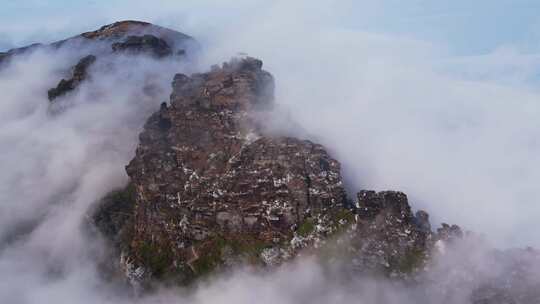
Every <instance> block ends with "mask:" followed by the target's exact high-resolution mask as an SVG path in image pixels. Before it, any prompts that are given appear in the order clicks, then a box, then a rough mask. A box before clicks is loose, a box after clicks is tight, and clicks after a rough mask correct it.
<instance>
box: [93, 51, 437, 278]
mask: <svg viewBox="0 0 540 304" xmlns="http://www.w3.org/2000/svg"><path fill="white" fill-rule="evenodd" d="M262 65H263V63H262V61H260V60H258V59H255V58H251V57H246V58H239V59H238V58H237V59H233V60H231V61H229V62H226V63H224V64H223V65H222V66H220V67H217V66H214V67H213V68H212V69H211V71H209V72H207V73H202V74H193V75H190V76H188V75H184V74H177V75H175V77H174V79H173V82H172V93H171V96H170V102H168V103H163V104H162V105H161V108H160V109H159V111H157V112H156V113H154V114H153V115H151V117H150V118H149V119H148V121H147V122H146V124H145V127H144V130H143V132H142V133H141V134H140V143H139V146H138V148H137V150H136V155H135V158H134V159H133V160H132V161H131V162H130V163H129V165H128V166H127V167H126V171H127V173H128V175H129V177H130V184H129V186H128V187H127V188H126V190H124V191H123V192H122V191H121V192H119V194H117V195H116V196H117V198H116V199H115V197H114V195H113V196H112V197H111V196H109V197H108V198H107V199H106V200H105V203H104V204H103V205H102V207H101V208H100V210H99V211H98V212H97V216H96V217H95V218H96V222H97V224H98V226H100V227H104V228H103V229H102V230H103V231H105V232H106V234H108V235H109V238H111V239H114V240H115V243H116V246H117V248H118V252H119V253H118V254H119V255H120V256H121V268H122V269H123V271H124V272H125V274H126V275H127V277H128V278H129V279H130V281H131V282H132V283H134V284H141V283H148V282H151V281H153V280H155V279H160V280H161V279H172V280H174V281H175V282H179V283H181V284H185V283H189V282H191V281H192V280H193V279H195V278H197V277H199V276H201V275H205V274H207V273H211V272H215V271H218V270H225V269H227V268H229V267H231V266H232V265H239V264H250V265H260V266H267V267H268V266H275V265H280V264H282V263H283V262H285V261H288V260H291V259H293V258H295V257H297V256H298V255H302V254H311V253H317V252H319V251H321V250H332V251H333V250H336V251H339V255H340V256H341V258H342V259H343V260H348V264H349V265H353V267H352V268H354V269H356V271H358V272H366V273H367V272H369V273H386V274H391V275H392V276H400V277H406V276H408V275H409V274H411V273H413V272H415V271H417V270H418V269H419V268H421V266H422V263H423V262H424V260H425V258H426V257H427V256H428V254H429V248H431V246H433V242H434V240H435V239H436V237H433V235H435V234H433V233H432V231H431V226H430V224H429V220H428V215H427V213H425V212H418V213H417V215H416V216H415V215H413V214H412V211H411V208H410V206H409V204H408V201H407V197H406V196H405V194H403V193H401V192H381V193H376V192H373V191H362V192H360V193H359V194H358V197H357V200H356V201H355V202H353V201H352V200H350V199H348V198H347V195H346V192H345V189H344V187H343V180H342V177H341V165H340V163H339V162H338V161H337V160H335V159H334V158H332V156H331V155H329V153H328V152H327V151H326V149H325V148H324V147H323V146H321V145H319V144H316V143H313V142H310V141H307V140H301V139H297V138H292V137H284V136H274V135H272V134H267V132H266V131H265V128H264V127H263V125H262V122H261V121H260V119H258V118H259V117H261V116H264V115H261V113H265V112H268V111H271V110H272V108H273V102H274V100H273V91H274V79H273V77H272V75H271V74H270V73H268V72H267V71H265V70H263V69H262ZM126 201H127V203H126ZM120 206H124V208H125V209H124V211H122V213H123V214H129V216H128V217H120V218H117V219H113V218H111V217H110V216H107V214H109V213H114V212H118V210H117V211H112V210H115V208H116V209H118V208H119V207H120ZM111 232H112V233H111ZM336 240H339V242H338V241H336ZM338 244H346V246H345V247H343V248H340V249H339V250H337V248H338V247H340V245H338Z"/></svg>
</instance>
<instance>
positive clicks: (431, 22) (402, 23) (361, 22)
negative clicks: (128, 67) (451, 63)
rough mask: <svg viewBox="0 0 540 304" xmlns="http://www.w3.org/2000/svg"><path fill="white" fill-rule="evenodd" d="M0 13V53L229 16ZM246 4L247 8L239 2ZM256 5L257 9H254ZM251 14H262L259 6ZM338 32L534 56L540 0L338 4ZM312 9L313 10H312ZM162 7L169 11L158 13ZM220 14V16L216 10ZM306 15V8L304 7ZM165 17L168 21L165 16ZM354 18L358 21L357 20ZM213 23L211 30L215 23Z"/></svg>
mask: <svg viewBox="0 0 540 304" xmlns="http://www.w3.org/2000/svg"><path fill="white" fill-rule="evenodd" d="M2 2H4V3H3V4H2V9H1V10H0V28H1V29H2V30H0V47H2V48H5V47H11V46H14V45H21V44H25V43H28V42H34V41H36V40H40V39H41V40H54V39H60V38H62V37H63V36H65V35H70V34H76V33H78V31H82V30H86V29H92V28H94V27H96V26H99V25H101V24H103V23H107V22H112V21H114V20H118V19H123V18H129V17H132V18H137V19H146V20H149V21H153V22H159V21H164V22H165V23H167V21H166V19H167V18H173V16H175V15H176V16H182V15H183V14H189V13H190V12H191V11H194V10H206V11H207V12H209V11H212V10H216V15H219V14H220V13H223V15H234V14H235V13H234V12H233V11H232V10H234V9H236V7H235V8H230V9H229V8H228V7H229V6H228V5H226V3H225V2H224V1H213V2H212V1H169V0H164V1H144V2H143V1H137V0H135V1H125V0H112V1H111V0H81V1H73V0H69V1H68V0H47V1H44V0H4V1H2ZM243 2H246V3H249V1H243ZM257 2H258V3H257ZM257 2H252V4H251V5H248V7H250V9H258V7H261V9H264V5H265V4H264V3H263V2H260V1H257ZM328 2H329V1H326V3H325V4H326V7H334V8H335V10H336V12H339V13H340V14H341V15H342V18H340V19H339V20H340V21H339V22H340V23H341V24H339V25H340V26H343V27H350V28H355V29H366V30H370V31H375V32H384V33H396V34H400V35H404V36H409V37H413V38H416V39H422V40H427V41H431V42H434V43H437V44H444V45H445V46H446V47H448V48H449V49H450V50H451V51H453V52H455V53H457V54H462V55H475V54H483V53H487V52H490V51H492V50H493V49H496V48H498V47H500V46H505V45H512V46H515V47H518V48H519V49H520V50H522V51H525V52H533V51H536V50H538V48H539V41H540V14H538V12H540V1H535V0H491V1H490V0H475V1H468V0H453V1H430V0H408V1H401V0H383V1H350V2H349V1H339V2H337V1H336V2H334V3H331V4H330V5H328ZM312 5H313V6H317V5H318V4H312ZM160 7H167V8H168V11H169V12H168V13H167V14H164V11H165V10H160ZM217 8H219V10H220V12H218V11H217ZM305 9H306V10H310V9H312V8H310V7H306V8H305ZM164 15H167V16H164ZM359 15H360V16H361V17H359ZM216 24H217V23H216Z"/></svg>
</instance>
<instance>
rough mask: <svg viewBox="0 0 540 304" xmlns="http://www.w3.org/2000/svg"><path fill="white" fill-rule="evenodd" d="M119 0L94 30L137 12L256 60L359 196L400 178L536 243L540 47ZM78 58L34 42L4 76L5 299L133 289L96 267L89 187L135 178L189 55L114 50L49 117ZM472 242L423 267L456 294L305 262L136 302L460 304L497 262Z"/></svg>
mask: <svg viewBox="0 0 540 304" xmlns="http://www.w3.org/2000/svg"><path fill="white" fill-rule="evenodd" d="M115 3H117V4H112V6H111V9H110V10H107V11H104V12H102V14H96V21H95V23H96V24H94V25H102V24H104V23H108V22H111V21H116V20H119V19H126V18H130V19H135V18H140V19H145V20H146V21H151V22H156V23H161V24H162V25H164V26H171V27H173V28H174V29H178V30H184V31H186V33H188V34H192V35H194V36H195V37H197V38H198V39H199V40H200V41H201V42H202V43H203V45H204V46H205V48H206V53H205V54H204V58H203V60H202V62H201V67H200V68H206V67H208V66H209V65H210V64H214V63H218V62H220V61H223V60H226V59H228V58H229V57H230V56H233V55H235V54H237V53H238V52H247V53H249V54H250V55H253V56H257V57H260V58H261V59H263V61H264V62H265V68H266V69H267V70H269V71H271V72H272V73H273V74H274V76H275V78H276V81H277V91H276V97H277V103H278V104H280V106H281V107H282V108H283V109H284V111H288V113H289V115H290V116H291V117H292V118H293V119H294V120H295V121H296V122H298V123H299V125H301V126H302V127H303V129H304V130H305V132H307V133H308V134H310V137H312V138H313V139H315V140H317V141H320V142H322V143H324V144H325V145H326V146H327V147H328V148H329V150H331V151H332V152H333V153H334V154H335V156H336V158H338V159H340V160H341V161H342V163H343V167H344V170H345V172H344V173H345V176H346V178H347V179H348V183H349V184H348V187H349V189H350V190H351V191H355V190H358V189H360V188H375V189H396V190H402V191H404V192H406V193H407V194H408V195H409V197H410V198H411V202H412V204H413V207H415V208H423V209H426V210H428V211H429V212H430V214H432V217H434V218H435V220H440V221H449V222H452V223H457V224H460V225H462V226H463V227H464V228H466V229H470V230H474V231H477V232H480V233H483V234H485V235H486V237H487V238H488V239H491V240H493V241H495V242H496V243H498V244H499V245H501V246H504V247H507V246H514V245H520V246H523V245H533V246H536V247H539V246H540V243H538V242H539V241H538V234H537V231H539V230H540V221H538V219H539V218H540V204H538V201H539V200H540V194H539V193H538V191H536V187H537V186H536V184H537V181H538V180H540V153H539V152H540V151H539V150H540V144H539V140H540V134H539V132H540V120H539V119H538V117H539V115H540V113H539V112H540V106H539V104H538V101H539V100H540V93H539V92H538V90H537V89H535V88H534V84H535V83H536V81H537V79H535V78H536V76H535V75H536V74H537V71H538V67H539V63H540V60H539V57H538V55H536V54H527V55H525V54H522V53H521V52H520V51H518V50H516V49H515V48H512V47H505V48H500V49H497V50H494V51H493V52H492V53H491V54H487V55H483V56H475V57H472V56H471V57H457V56H452V55H450V54H449V53H448V52H447V50H446V46H445V45H435V44H432V43H429V42H425V41H419V40H416V39H413V38H410V37H408V36H406V35H394V34H385V33H381V32H378V31H367V30H361V29H357V28H355V27H352V26H348V25H346V24H342V23H341V22H340V20H342V19H343V18H342V17H343V15H344V14H345V13H344V12H345V11H346V10H347V9H348V7H347V5H339V6H338V7H336V9H335V10H334V9H333V8H334V7H333V5H332V3H331V2H326V1H323V2H320V3H315V4H312V3H311V2H309V3H305V2H295V4H291V3H290V2H284V1H278V2H275V3H273V4H262V3H259V6H257V5H254V4H248V3H242V2H240V4H236V5H224V4H210V3H208V2H202V4H187V5H186V6H187V7H180V6H179V4H178V3H177V2H176V1H174V2H167V1H166V2H164V3H163V5H158V4H151V6H152V7H148V6H147V5H150V4H147V5H143V4H141V3H142V2H138V1H134V2H133V3H134V4H133V5H128V6H126V5H125V3H119V2H115ZM118 3H119V4H118ZM130 3H131V2H130ZM369 3H370V2H366V4H369ZM370 9H374V10H376V9H378V7H377V6H376V5H373V4H370V5H366V6H365V8H364V10H363V11H358V12H357V14H358V18H362V17H366V19H367V20H373V16H372V15H370V13H369V12H370ZM208 20H213V21H212V22H211V24H213V25H209V24H210V23H209V22H208ZM61 21H62V20H60V21H58V22H55V23H54V24H55V25H58V24H61V23H62V22H61ZM44 22H45V24H40V25H35V27H42V26H45V27H46V21H44ZM88 22H89V21H85V24H86V23H88ZM98 23H99V24H98ZM54 29H57V27H54ZM90 29H92V28H86V29H81V31H82V30H90ZM2 34H6V35H9V33H2ZM70 34H76V33H70ZM31 36H32V35H31ZM32 37H34V36H32ZM45 38H46V39H47V38H48V36H47V37H45ZM58 38H62V37H58ZM5 41H11V40H10V39H6V40H5ZM14 41H15V40H14ZM6 45H7V43H6ZM78 59H79V58H78V57H77V56H75V55H74V53H73V52H72V51H71V50H67V49H64V50H61V51H60V52H57V53H47V52H37V53H34V54H33V55H31V56H28V57H24V58H21V59H20V60H17V61H15V62H14V63H13V64H12V65H10V66H9V67H7V68H6V69H4V70H2V71H0V92H2V98H1V102H0V150H1V151H0V164H2V169H1V170H0V298H1V299H2V300H1V302H5V303H55V304H56V303H96V302H98V303H131V302H132V301H135V300H134V299H132V298H131V296H130V293H129V292H127V291H125V290H123V289H122V288H120V287H118V288H117V287H116V286H110V285H108V284H106V283H105V282H104V281H103V280H102V279H101V278H100V274H99V273H98V271H97V270H96V265H95V261H96V257H98V256H100V255H101V252H102V251H103V248H102V246H101V245H100V242H99V240H96V239H94V238H92V237H89V236H88V235H86V234H85V233H83V231H82V228H81V227H82V225H81V224H82V223H84V221H85V219H86V217H87V212H88V210H89V209H90V208H91V206H92V204H93V203H94V202H95V201H96V200H97V199H99V198H100V197H101V196H103V194H105V193H106V192H108V191H110V190H111V189H113V188H115V187H119V186H121V185H123V184H124V183H125V181H126V175H125V172H124V165H125V164H127V162H128V161H129V160H130V159H131V158H132V156H133V153H134V149H135V146H136V144H137V135H138V133H139V131H140V129H141V127H142V124H143V123H144V120H145V119H146V117H148V115H149V114H150V113H152V112H153V111H154V110H156V109H157V108H158V106H159V103H160V102H161V101H164V100H167V99H168V97H167V96H168V94H169V84H170V81H171V79H172V75H173V74H174V73H175V72H180V71H184V70H185V67H183V66H181V65H176V64H171V63H170V62H165V63H158V62H156V61H153V60H140V59H139V60H134V59H122V61H120V62H118V63H117V64H119V65H121V66H122V69H118V70H117V71H116V72H113V73H111V72H110V71H109V70H105V69H103V70H102V69H100V68H99V66H97V67H96V68H94V69H93V70H92V71H91V73H92V75H94V77H93V78H92V81H90V82H89V83H87V84H85V85H84V86H82V87H81V88H80V90H78V91H77V92H76V93H75V94H72V95H70V96H69V97H68V98H66V99H65V100H64V101H63V102H65V108H64V109H63V111H62V112H61V114H60V115H55V114H54V113H51V112H50V109H49V107H48V104H49V101H48V100H47V96H46V91H47V89H49V88H51V87H54V86H55V85H56V83H57V81H58V80H59V79H60V77H62V73H63V72H64V71H65V69H67V68H69V66H71V65H73V64H74V63H75V62H76V61H77V60H78ZM156 70H158V71H160V73H157V74H156V73H153V74H152V76H151V78H152V81H154V82H155V83H157V84H158V87H157V89H156V90H154V91H153V95H152V96H148V95H147V94H145V93H144V92H143V90H142V88H143V87H145V85H146V83H147V81H148V78H147V76H148V75H149V74H148V73H146V71H156ZM120 71H121V72H120ZM134 88H141V90H134ZM286 131H287V132H293V133H295V132H299V130H290V129H287V130H286ZM302 132H304V131H302ZM464 247H465V248H457V249H456V251H455V252H453V253H449V256H447V257H445V258H441V259H440V260H438V261H437V262H438V264H436V265H435V266H434V267H433V270H432V271H431V272H429V275H430V276H432V277H431V281H432V282H436V283H437V284H439V285H442V286H443V287H441V288H442V290H452V288H454V290H458V291H459V292H456V293H450V294H448V293H445V292H440V290H439V289H437V284H432V285H427V286H426V285H424V286H421V288H418V289H412V290H411V289H408V288H403V287H401V286H395V285H393V284H390V283H387V282H380V281H376V280H372V279H369V280H367V279H358V280H352V281H339V280H338V278H339V276H338V278H336V277H335V276H334V275H335V274H332V273H328V272H327V271H328V270H326V269H324V268H323V267H321V266H320V265H319V264H318V263H317V262H315V261H312V260H307V261H302V262H299V263H298V264H295V265H290V266H287V267H284V268H283V269H280V270H278V271H275V272H272V273H267V274H260V273H255V272H252V271H249V270H238V271H236V272H235V273H233V274H230V275H228V276H226V277H220V278H214V279H213V280H211V281H210V282H208V283H205V284H202V285H201V286H200V287H199V288H198V289H197V290H195V291H190V292H187V291H186V292H183V291H177V290H163V291H162V292H159V293H157V294H156V295H153V296H150V297H145V298H143V299H139V300H137V301H141V302H145V303H170V302H171V301H174V302H177V303H253V302H255V301H256V302H262V303H276V302H277V303H308V302H309V303H349V302H355V303H456V304H457V303H467V299H468V297H469V296H470V292H471V290H472V288H473V287H474V286H475V282H477V281H475V279H476V278H479V279H480V278H481V279H485V278H486V277H490V276H493V275H495V274H497V273H498V272H500V271H501V270H500V269H498V268H497V267H495V266H496V265H497V264H496V263H494V262H493V263H491V262H489V263H488V262H486V258H485V257H486V255H485V250H486V249H485V247H484V246H479V248H477V249H475V247H472V246H471V244H466V245H464ZM463 256H467V257H470V259H469V260H465V261H464V260H463V259H462V257H463ZM450 266H452V267H455V268H454V269H457V270H455V271H453V272H451V273H452V274H454V275H449V273H450V272H449V271H448V267H450ZM475 267H477V269H475V271H474V274H475V275H471V274H470V272H468V270H470V269H472V268H475ZM537 273H540V272H537ZM464 278H466V279H468V280H471V281H464ZM335 282H338V283H335ZM464 282H467V284H464Z"/></svg>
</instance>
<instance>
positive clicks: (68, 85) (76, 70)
mask: <svg viewBox="0 0 540 304" xmlns="http://www.w3.org/2000/svg"><path fill="white" fill-rule="evenodd" d="M95 61H96V56H94V55H88V56H85V57H83V58H81V60H79V62H78V63H77V64H76V65H75V66H74V67H73V69H72V77H71V78H69V79H67V80H66V79H62V80H60V82H59V83H58V85H57V86H56V88H52V89H50V90H49V91H48V92H47V95H48V97H49V100H50V101H53V100H54V99H56V98H57V97H60V96H62V95H64V94H66V93H68V92H70V91H73V90H74V89H76V88H77V87H78V86H79V84H80V83H81V82H82V81H84V80H85V79H86V78H87V76H88V68H89V67H90V66H91V65H92V64H93V63H94V62H95Z"/></svg>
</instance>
